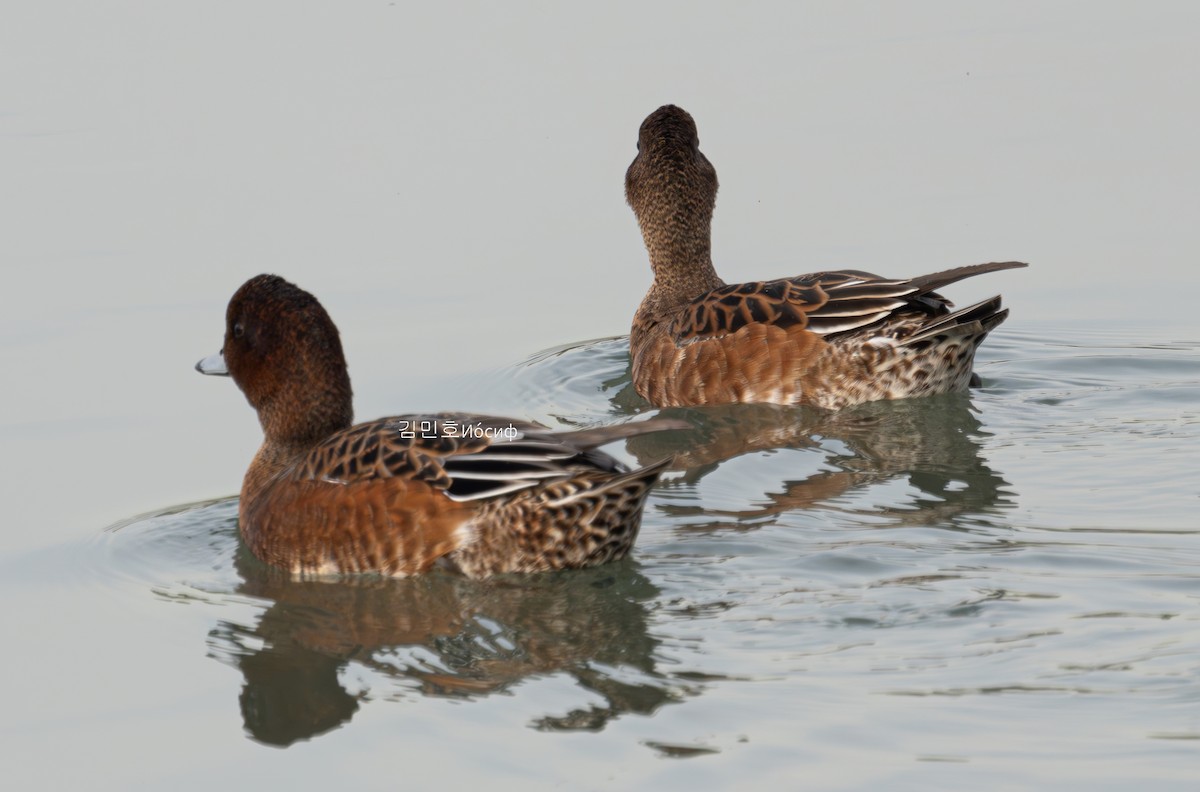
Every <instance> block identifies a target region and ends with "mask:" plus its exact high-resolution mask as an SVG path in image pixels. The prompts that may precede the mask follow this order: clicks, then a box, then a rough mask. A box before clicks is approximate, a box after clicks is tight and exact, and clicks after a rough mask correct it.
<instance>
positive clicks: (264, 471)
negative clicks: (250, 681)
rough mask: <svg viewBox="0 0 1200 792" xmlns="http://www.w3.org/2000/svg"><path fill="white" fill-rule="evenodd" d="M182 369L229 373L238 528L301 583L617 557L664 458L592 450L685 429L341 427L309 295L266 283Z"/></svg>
mask: <svg viewBox="0 0 1200 792" xmlns="http://www.w3.org/2000/svg"><path fill="white" fill-rule="evenodd" d="M196 369H197V370H198V371H200V372H201V373H202V374H211V375H224V376H229V377H231V378H232V379H233V381H234V383H236V384H237V386H238V388H240V389H241V391H242V393H243V394H244V395H245V397H246V400H247V401H248V402H249V403H250V406H251V407H253V408H254V409H255V411H256V412H257V413H258V420H259V423H260V424H261V426H262V432H263V442H262V445H261V447H260V448H259V450H258V452H257V453H256V454H255V456H254V459H253V461H252V462H251V463H250V467H249V469H248V470H247V471H246V475H245V477H244V479H243V481H242V488H241V495H240V499H239V503H238V527H239V533H240V535H241V537H242V540H243V541H244V543H245V545H246V546H247V547H248V548H249V549H250V551H251V552H252V553H253V554H254V555H255V556H256V557H257V558H258V559H260V560H261V561H263V562H265V563H267V564H269V565H271V566H273V567H279V568H282V569H284V570H287V571H288V572H290V573H291V574H292V575H294V576H299V577H323V576H330V575H332V576H344V575H356V574H362V573H373V574H378V575H383V576H394V577H404V576H408V575H414V574H420V573H425V572H428V571H430V570H431V569H435V568H437V569H446V570H449V571H450V572H451V573H458V574H461V575H464V576H466V577H470V578H485V577H489V576H492V575H496V574H504V573H531V572H544V571H553V570H561V569H577V568H583V567H590V566H594V565H599V564H603V563H606V562H609V561H615V560H617V559H620V558H623V557H624V556H626V555H627V554H628V553H629V550H630V548H631V547H632V546H633V543H634V540H635V538H636V537H637V533H638V529H639V526H640V524H641V518H642V511H643V509H644V506H645V503H646V498H647V496H648V495H649V493H650V491H651V489H652V487H653V486H654V485H655V484H656V483H657V481H658V479H659V477H660V476H661V474H662V473H663V471H664V470H665V469H666V467H667V466H668V464H669V463H670V461H671V460H670V458H666V459H662V460H660V461H658V462H656V463H654V464H650V465H647V466H645V467H642V468H640V469H635V470H629V469H627V468H626V467H625V466H624V465H622V464H620V463H619V462H618V461H617V460H616V459H614V458H613V457H612V456H609V455H608V454H606V453H604V452H602V451H600V450H598V448H599V446H602V445H604V444H607V443H611V442H613V441H615V440H619V439H622V438H627V437H634V436H636V435H640V434H644V433H648V432H657V431H663V430H667V429H682V428H686V427H687V424H686V423H685V422H683V421H679V420H674V419H668V418H651V419H650V420H647V421H638V422H635V423H627V424H621V425H613V426H601V427H596V428H588V429H579V430H573V431H553V430H550V429H548V428H546V427H545V426H542V425H540V424H536V423H533V422H530V421H523V420H516V419H509V418H504V417H498V416H490V415H477V414H471V413H461V412H441V413H430V414H414V415H397V416H392V417H387V418H380V419H377V420H374V421H368V422H365V423H359V424H354V423H353V406H352V400H353V394H352V390H351V387H350V375H349V372H348V370H347V366H346V359H345V356H344V354H343V352H342V344H341V339H340V336H339V334H338V330H337V327H336V326H335V325H334V323H333V320H332V319H331V318H330V316H329V314H328V313H327V312H326V311H325V308H324V307H323V306H322V305H321V303H320V302H319V301H318V300H317V298H316V297H314V296H313V295H312V294H310V293H308V292H307V291H305V290H303V289H301V288H300V287H298V286H296V285H295V284H293V283H290V282H289V281H287V280H285V279H284V278H282V277H280V276H278V275H270V274H264V275H259V276H257V277H254V278H251V279H250V280H248V281H246V283H245V284H243V285H242V286H241V288H239V289H238V290H237V292H236V293H235V294H234V295H233V298H232V299H231V300H230V302H229V306H228V309H227V310H226V314H225V339H224V344H223V346H222V348H221V351H220V352H218V353H216V354H215V355H211V356H209V357H206V358H204V359H203V360H201V361H200V362H199V363H197V364H196Z"/></svg>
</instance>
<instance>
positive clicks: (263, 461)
mask: <svg viewBox="0 0 1200 792" xmlns="http://www.w3.org/2000/svg"><path fill="white" fill-rule="evenodd" d="M342 371H343V373H342V375H341V376H335V375H332V374H331V375H327V376H326V377H324V378H321V379H318V380H314V381H325V382H328V383H329V384H328V385H327V386H326V388H325V389H324V390H321V391H317V392H313V389H312V385H311V383H310V382H308V381H307V378H305V382H303V383H300V384H299V386H298V387H293V388H283V389H282V390H281V392H279V393H278V394H277V396H276V397H275V398H273V399H270V400H268V401H266V402H265V403H262V404H259V405H256V407H257V408H258V421H259V423H260V424H261V425H262V430H263V444H262V448H260V449H259V452H258V455H257V456H256V457H255V458H254V465H253V466H252V468H251V471H250V472H249V473H247V476H246V478H247V483H249V480H250V478H251V475H252V474H254V475H255V476H256V477H258V478H261V479H262V480H263V481H264V483H265V481H267V480H269V479H271V478H273V477H274V476H275V475H277V474H279V473H280V472H281V471H283V470H284V469H286V468H288V467H290V466H291V465H294V464H295V463H296V462H298V461H299V460H300V459H301V458H302V457H303V456H304V455H305V454H307V453H308V452H309V451H311V450H312V449H313V448H315V447H316V446H317V445H319V444H320V443H321V442H322V441H324V440H325V439H326V438H328V437H330V436H331V435H333V434H334V433H335V432H340V431H341V430H343V429H348V428H349V427H350V426H351V424H352V423H353V420H354V408H353V394H352V392H351V390H350V378H349V376H348V375H346V374H345V373H344V369H343V370H342ZM255 468H257V471H255Z"/></svg>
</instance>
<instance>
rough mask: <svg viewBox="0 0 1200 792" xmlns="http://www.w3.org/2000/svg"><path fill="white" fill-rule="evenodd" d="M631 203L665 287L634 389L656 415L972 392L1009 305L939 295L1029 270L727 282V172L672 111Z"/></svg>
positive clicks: (637, 344)
mask: <svg viewBox="0 0 1200 792" xmlns="http://www.w3.org/2000/svg"><path fill="white" fill-rule="evenodd" d="M625 195H626V198H627V199H628V201H629V205H630V206H632V207H633V211H634V213H635V214H636V215H637V219H638V225H639V226H641V229H642V238H643V239H644V240H645V242H646V250H647V251H648V252H649V254H650V265H651V267H652V268H653V270H654V284H653V285H652V286H651V287H650V291H649V292H647V293H646V296H645V298H644V299H643V300H642V304H641V305H640V306H639V307H638V310H637V313H636V314H635V315H634V318H633V328H632V331H631V332H630V336H629V346H630V354H631V358H632V364H633V365H632V368H633V385H634V388H635V389H636V390H637V392H638V393H639V394H640V395H641V396H642V397H643V398H645V399H647V400H648V401H650V402H651V403H652V404H654V405H655V406H657V407H668V406H684V405H697V404H719V403H727V402H774V403H778V404H806V405H812V406H816V407H824V408H828V409H838V408H841V407H847V406H850V405H853V404H858V403H861V402H866V401H872V400H875V399H896V398H902V397H906V396H923V395H929V394H934V393H947V392H951V391H962V390H966V389H967V387H968V385H969V384H970V383H971V382H972V378H973V375H972V373H971V367H972V364H973V362H974V359H975V350H976V349H977V348H978V347H979V344H980V343H981V342H982V341H983V339H984V338H985V337H986V336H987V334H988V333H989V332H990V331H991V330H992V329H993V328H994V327H996V325H998V324H1000V323H1001V322H1003V321H1004V319H1005V317H1006V316H1007V315H1008V311H1007V310H1004V309H1002V308H1001V307H1000V297H999V296H997V297H993V298H991V299H989V300H985V301H983V302H980V303H977V304H975V305H972V306H970V307H968V308H964V309H962V310H960V311H952V310H951V309H952V307H953V305H952V303H951V302H950V301H949V300H947V299H946V298H944V297H942V296H941V295H939V294H937V293H936V291H935V289H938V288H941V287H942V286H946V285H948V284H950V283H953V282H955V281H958V280H961V279H963V278H968V277H971V276H972V275H980V274H982V273H985V272H994V271H996V270H1004V269H1013V268H1015V267H1024V266H1027V265H1026V264H1024V263H1021V262H1017V261H1006V262H999V263H994V264H978V265H975V266H970V267H959V268H957V269H952V270H947V271H945V272H938V273H934V274H931V275H922V276H920V277H916V278H900V279H890V278H882V277H880V276H877V275H872V274H870V273H867V272H861V271H858V270H843V271H838V272H817V273H813V274H811V275H801V276H798V277H794V278H784V279H780V280H772V281H759V282H753V283H742V284H735V285H726V284H725V282H724V281H722V280H721V279H720V278H719V277H718V276H717V273H716V271H715V270H714V269H713V265H712V255H711V243H710V236H711V235H710V228H711V224H712V213H713V208H714V206H715V205H716V199H717V173H716V170H715V169H714V168H713V166H712V164H711V163H710V162H709V161H708V158H706V157H705V156H704V154H703V153H701V151H700V147H699V138H698V136H697V133H696V124H695V122H694V121H693V120H692V117H691V116H690V115H688V114H687V113H686V112H685V111H684V110H682V109H680V108H678V107H675V106H674V105H666V106H664V107H660V108H659V109H658V110H655V111H654V112H653V113H651V114H650V115H649V116H648V117H647V118H646V120H645V121H643V122H642V126H641V129H640V131H639V133H638V154H637V156H636V157H634V160H633V162H632V164H630V166H629V170H628V171H626V173H625Z"/></svg>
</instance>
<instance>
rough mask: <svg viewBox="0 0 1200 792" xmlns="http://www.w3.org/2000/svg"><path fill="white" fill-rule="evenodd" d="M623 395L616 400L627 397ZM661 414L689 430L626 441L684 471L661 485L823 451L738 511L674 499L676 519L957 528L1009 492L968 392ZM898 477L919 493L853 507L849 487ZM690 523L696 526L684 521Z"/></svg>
mask: <svg viewBox="0 0 1200 792" xmlns="http://www.w3.org/2000/svg"><path fill="white" fill-rule="evenodd" d="M628 396H629V394H628V393H624V394H622V395H620V396H618V397H617V398H615V399H614V402H617V401H628ZM662 414H663V415H664V416H666V415H670V416H672V417H679V418H684V419H685V420H687V421H688V422H690V423H691V424H692V425H693V426H694V427H695V429H694V430H693V431H690V432H684V433H676V434H675V435H674V436H670V437H668V436H664V437H662V438H654V437H650V436H647V437H642V438H637V439H636V440H634V441H633V442H631V443H630V444H629V450H630V452H631V453H633V454H634V455H635V456H636V457H638V458H651V457H654V456H655V455H656V454H657V455H661V454H667V453H672V452H673V453H675V454H676V460H675V464H674V467H676V468H679V469H683V470H684V471H686V472H685V475H684V476H683V477H682V478H679V479H672V480H671V481H670V482H669V483H668V484H667V485H666V486H668V487H675V488H680V487H686V486H694V485H696V484H697V483H698V482H699V481H700V479H702V478H704V477H705V476H706V475H709V474H710V473H712V472H713V471H715V470H716V469H717V468H718V467H719V466H720V464H721V463H722V462H723V461H725V460H728V459H731V458H735V457H738V456H742V455H745V454H751V453H756V452H763V451H769V450H774V449H812V450H813V451H817V452H820V453H822V454H823V457H822V460H821V464H820V466H819V467H820V469H819V470H817V471H816V472H814V473H812V474H811V475H808V476H805V477H804V478H799V479H784V480H782V481H781V482H780V484H779V488H778V490H775V491H770V490H768V491H765V492H763V494H762V496H761V497H759V498H752V497H751V498H749V499H751V500H753V501H754V505H753V506H751V507H748V508H745V509H739V510H724V511H722V510H719V509H703V508H701V507H700V506H698V505H696V506H691V505H679V504H676V505H673V506H670V507H668V511H670V512H671V513H672V514H674V515H675V516H677V517H680V516H682V517H687V516H699V515H707V516H708V517H711V518H713V519H711V520H708V521H702V522H701V523H700V524H699V526H705V527H711V528H722V527H731V526H732V527H741V528H744V527H749V526H750V525H761V524H762V523H763V521H765V520H766V521H769V520H770V519H771V518H772V517H775V516H778V515H780V514H783V513H785V512H788V511H793V510H804V509H813V508H824V509H835V510H837V511H840V512H843V513H846V514H851V515H855V516H870V517H871V518H883V519H882V520H881V521H880V522H879V523H878V524H879V526H880V527H899V526H920V525H928V526H934V527H942V528H965V527H967V526H968V525H969V524H978V523H979V521H980V520H986V519H987V517H988V515H993V514H998V513H1000V512H1002V511H1004V510H1007V509H1009V508H1012V507H1013V505H1014V502H1015V501H1014V498H1015V495H1014V493H1013V492H1012V491H1011V490H1010V489H1009V484H1008V482H1007V481H1005V480H1004V478H1003V477H1002V476H1001V475H1000V474H998V473H997V472H996V471H994V470H992V469H991V467H989V465H988V464H987V462H986V461H985V459H984V458H983V456H982V448H981V438H982V437H985V436H986V434H987V433H986V431H984V429H983V426H982V424H981V422H980V420H979V418H978V417H977V416H976V413H975V411H974V408H973V407H972V404H971V397H970V396H969V395H967V394H960V393H951V394H943V395H939V396H929V397H925V398H923V399H910V400H901V401H885V402H871V403H868V404H864V405H860V406H858V407H855V408H851V409H849V410H843V411H840V412H837V413H828V412H825V411H820V410H811V409H808V408H801V407H784V406H780V405H772V404H734V405H723V406H713V407H698V408H675V409H668V410H664V411H663V412H662ZM897 480H906V481H907V483H908V484H909V485H910V486H911V487H912V488H914V489H915V490H916V491H917V494H915V495H914V496H913V497H911V498H908V499H906V500H905V501H904V502H902V503H894V502H893V503H886V502H885V503H878V504H872V505H870V506H862V507H858V508H854V507H851V506H849V505H847V504H848V502H849V501H850V500H851V499H852V498H851V496H852V495H854V494H855V493H861V492H864V491H865V490H867V489H868V488H869V487H870V486H872V485H875V484H881V483H884V482H889V481H897ZM689 526H690V527H692V528H696V527H699V526H698V524H697V523H696V522H689Z"/></svg>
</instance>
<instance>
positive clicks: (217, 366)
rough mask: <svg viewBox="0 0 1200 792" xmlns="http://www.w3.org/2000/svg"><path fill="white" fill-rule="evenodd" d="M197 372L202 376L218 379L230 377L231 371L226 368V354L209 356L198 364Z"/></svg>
mask: <svg viewBox="0 0 1200 792" xmlns="http://www.w3.org/2000/svg"><path fill="white" fill-rule="evenodd" d="M196 371H199V372H200V373H201V374H212V375H214V376H217V377H228V376H229V369H228V368H226V367H225V353H224V352H218V353H217V354H215V355H209V356H208V357H206V358H204V359H203V360H201V361H200V362H199V363H197V364H196Z"/></svg>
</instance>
